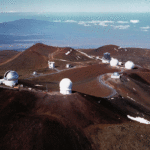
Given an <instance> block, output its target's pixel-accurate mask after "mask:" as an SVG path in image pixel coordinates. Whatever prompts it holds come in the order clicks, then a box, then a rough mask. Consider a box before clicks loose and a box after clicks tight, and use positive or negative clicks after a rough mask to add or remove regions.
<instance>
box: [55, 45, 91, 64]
mask: <svg viewBox="0 0 150 150" xmlns="http://www.w3.org/2000/svg"><path fill="white" fill-rule="evenodd" d="M54 58H57V59H64V60H68V61H88V60H91V59H90V58H88V57H87V56H85V55H83V54H81V53H79V52H78V51H76V50H75V49H73V48H69V47H66V48H61V49H60V51H59V52H58V53H56V54H55V55H54Z"/></svg>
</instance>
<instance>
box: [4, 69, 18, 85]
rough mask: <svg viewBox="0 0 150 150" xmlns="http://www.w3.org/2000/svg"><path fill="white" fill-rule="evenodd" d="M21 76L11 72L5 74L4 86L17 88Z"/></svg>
mask: <svg viewBox="0 0 150 150" xmlns="http://www.w3.org/2000/svg"><path fill="white" fill-rule="evenodd" d="M18 78H19V75H18V73H17V72H16V71H12V70H9V71H7V72H6V73H5V74H4V80H3V84H5V85H7V86H11V87H13V86H15V85H16V84H18Z"/></svg>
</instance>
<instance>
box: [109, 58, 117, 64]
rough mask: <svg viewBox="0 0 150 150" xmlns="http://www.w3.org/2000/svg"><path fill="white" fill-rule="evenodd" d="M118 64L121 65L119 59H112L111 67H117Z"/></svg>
mask: <svg viewBox="0 0 150 150" xmlns="http://www.w3.org/2000/svg"><path fill="white" fill-rule="evenodd" d="M118 64H119V61H118V59H114V58H112V59H111V61H110V65H111V66H117V65H118Z"/></svg>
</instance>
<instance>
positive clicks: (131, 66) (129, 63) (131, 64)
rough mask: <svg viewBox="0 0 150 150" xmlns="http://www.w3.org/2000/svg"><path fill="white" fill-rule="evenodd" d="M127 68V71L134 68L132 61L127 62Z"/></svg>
mask: <svg viewBox="0 0 150 150" xmlns="http://www.w3.org/2000/svg"><path fill="white" fill-rule="evenodd" d="M125 68H126V69H133V68H134V63H133V62H132V61H127V62H126V63H125Z"/></svg>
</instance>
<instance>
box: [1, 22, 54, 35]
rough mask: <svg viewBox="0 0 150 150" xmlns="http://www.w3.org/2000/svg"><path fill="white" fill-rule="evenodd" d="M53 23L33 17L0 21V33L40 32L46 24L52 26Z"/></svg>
mask: <svg viewBox="0 0 150 150" xmlns="http://www.w3.org/2000/svg"><path fill="white" fill-rule="evenodd" d="M54 24H55V23H53V22H49V21H41V20H35V19H20V20H16V21H11V22H4V23H0V33H1V34H10V33H12V34H19V35H21V34H33V33H39V34H40V33H41V32H43V31H42V29H43V30H44V29H46V27H47V26H53V25H54Z"/></svg>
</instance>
